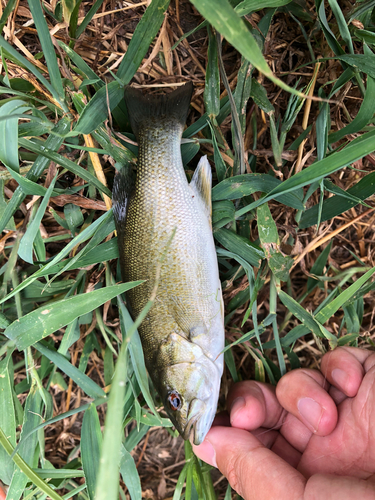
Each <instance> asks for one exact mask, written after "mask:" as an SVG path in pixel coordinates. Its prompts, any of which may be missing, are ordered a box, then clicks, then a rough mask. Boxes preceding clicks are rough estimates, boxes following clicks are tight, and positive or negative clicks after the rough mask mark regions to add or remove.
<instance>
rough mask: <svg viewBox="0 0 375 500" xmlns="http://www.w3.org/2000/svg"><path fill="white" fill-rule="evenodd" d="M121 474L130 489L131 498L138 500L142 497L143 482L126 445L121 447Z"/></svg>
mask: <svg viewBox="0 0 375 500" xmlns="http://www.w3.org/2000/svg"><path fill="white" fill-rule="evenodd" d="M120 473H121V477H122V480H123V481H124V483H125V485H126V487H127V488H128V491H129V494H130V498H131V499H132V500H138V499H139V498H141V497H142V488H141V481H140V479H139V474H138V471H137V467H136V465H135V462H134V458H133V457H132V456H131V454H130V453H129V452H128V450H127V449H126V448H125V446H124V445H122V446H121V460H120Z"/></svg>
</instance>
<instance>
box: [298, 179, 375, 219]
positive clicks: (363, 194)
mask: <svg viewBox="0 0 375 500" xmlns="http://www.w3.org/2000/svg"><path fill="white" fill-rule="evenodd" d="M346 192H347V193H348V195H349V196H348V197H347V198H343V197H340V196H337V195H336V196H332V197H331V198H328V199H326V200H324V201H323V208H322V214H321V222H324V221H326V220H329V219H333V217H336V216H337V215H340V214H342V213H344V212H346V211H347V210H349V209H350V208H352V207H355V206H356V205H358V203H359V201H355V199H357V200H361V201H364V200H366V199H367V198H369V197H370V196H372V195H373V194H374V193H375V172H372V173H371V174H368V175H366V176H365V177H363V178H362V179H361V180H360V181H359V182H358V183H357V184H356V185H355V186H353V187H351V188H350V189H348V191H346ZM318 212H319V206H318V205H314V206H313V207H311V208H309V209H308V210H306V212H304V213H303V214H302V217H301V220H300V223H299V227H300V228H301V229H304V228H306V227H310V226H313V225H314V224H316V223H317V221H318Z"/></svg>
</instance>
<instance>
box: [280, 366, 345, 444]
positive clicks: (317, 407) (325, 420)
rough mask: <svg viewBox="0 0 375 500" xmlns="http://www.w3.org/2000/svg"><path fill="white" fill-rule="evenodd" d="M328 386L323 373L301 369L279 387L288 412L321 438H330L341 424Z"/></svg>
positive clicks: (288, 376) (282, 401)
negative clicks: (337, 425) (326, 388)
mask: <svg viewBox="0 0 375 500" xmlns="http://www.w3.org/2000/svg"><path fill="white" fill-rule="evenodd" d="M324 386H325V380H324V377H323V376H322V374H321V373H319V372H318V371H315V370H303V369H300V370H293V371H292V372H289V373H288V374H287V375H285V376H284V377H282V379H281V380H280V382H279V384H278V386H277V388H276V394H277V396H278V398H279V401H280V403H281V404H282V406H283V407H284V408H285V410H287V411H288V412H290V413H291V414H292V415H294V416H295V417H297V418H298V419H299V420H300V421H301V422H302V423H303V424H304V425H305V426H306V427H307V428H308V429H309V431H310V432H312V433H314V434H316V435H318V436H327V435H328V434H330V433H331V432H332V431H333V429H334V428H335V426H336V424H337V407H336V405H335V403H334V401H333V399H332V398H331V397H330V395H329V394H328V393H327V391H326V390H325V389H324Z"/></svg>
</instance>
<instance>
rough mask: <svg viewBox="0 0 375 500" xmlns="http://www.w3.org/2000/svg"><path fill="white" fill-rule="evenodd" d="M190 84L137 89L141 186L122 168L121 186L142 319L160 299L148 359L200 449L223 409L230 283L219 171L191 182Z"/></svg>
mask: <svg viewBox="0 0 375 500" xmlns="http://www.w3.org/2000/svg"><path fill="white" fill-rule="evenodd" d="M191 91H192V88H191V86H190V85H187V86H185V87H182V88H179V89H178V90H177V91H174V92H172V93H171V94H167V95H164V96H143V94H142V93H140V92H139V91H136V90H135V89H132V88H127V90H126V93H125V100H126V104H127V107H128V111H129V117H130V121H131V125H132V128H133V130H134V132H135V134H136V137H137V141H138V145H139V153H138V161H137V174H136V181H135V184H134V187H131V188H130V187H129V186H131V183H130V182H129V181H128V180H127V178H126V175H127V174H126V172H125V171H124V170H123V171H120V172H119V173H118V174H117V175H116V178H115V182H114V189H113V201H114V215H115V222H116V228H117V231H118V241H119V253H120V264H121V271H122V276H123V280H124V281H134V280H145V282H144V283H143V284H142V285H140V286H138V287H136V288H133V289H132V290H130V291H129V293H127V303H128V304H129V306H130V310H131V314H132V316H133V318H135V317H137V316H138V315H139V313H140V312H141V311H142V309H143V308H144V307H145V305H146V304H147V302H148V300H149V299H150V296H151V294H152V292H153V290H154V288H155V283H156V279H157V275H159V281H158V286H157V294H156V299H155V301H154V304H153V307H152V308H151V309H150V311H149V312H148V314H147V316H146V318H145V320H144V321H143V322H142V324H141V325H140V327H139V334H140V338H141V341H142V346H143V351H144V356H145V362H146V366H147V369H148V372H149V374H150V376H151V378H152V380H153V383H154V385H155V387H156V389H157V391H158V393H159V395H160V396H161V398H162V400H163V403H164V406H165V409H166V411H167V413H168V415H169V417H170V418H171V420H172V421H173V423H174V425H175V426H176V428H177V429H178V431H179V432H180V434H181V435H182V436H183V437H184V438H185V439H188V438H189V437H190V436H192V437H193V440H194V442H195V443H196V444H198V443H200V442H201V441H202V440H203V439H204V436H205V434H206V433H207V431H208V430H209V427H210V425H211V423H212V420H213V418H214V415H215V412H216V406H217V399H218V394H219V388H220V377H221V374H222V370H223V356H222V354H220V353H221V351H222V349H223V347H224V326H223V304H222V296H221V285H220V280H219V274H218V264H217V257H216V251H215V246H214V241H213V236H212V228H211V170H210V166H209V164H208V161H207V158H206V157H204V158H203V159H201V161H200V163H199V165H198V167H197V171H196V173H195V174H194V177H193V180H192V182H191V183H190V184H189V183H188V182H187V179H186V175H185V171H184V168H183V165H182V159H181V136H182V131H183V127H184V123H185V119H186V115H187V112H188V108H189V102H190V96H191Z"/></svg>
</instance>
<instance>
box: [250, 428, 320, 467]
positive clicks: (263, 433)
mask: <svg viewBox="0 0 375 500" xmlns="http://www.w3.org/2000/svg"><path fill="white" fill-rule="evenodd" d="M252 435H253V436H255V437H256V438H257V439H259V441H260V442H261V443H262V444H263V446H265V447H266V448H268V449H269V450H271V451H273V452H274V453H276V455H278V456H279V457H280V458H282V459H283V460H285V462H286V463H288V464H289V465H291V466H292V467H294V468H297V465H298V464H299V462H300V460H301V453H300V452H299V451H298V450H296V449H295V448H294V447H293V446H292V444H291V443H289V442H288V441H287V440H286V439H285V437H284V436H282V435H281V434H280V432H278V431H273V430H269V429H264V428H262V427H260V428H259V429H257V430H255V431H253V432H252ZM310 436H311V433H310Z"/></svg>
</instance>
